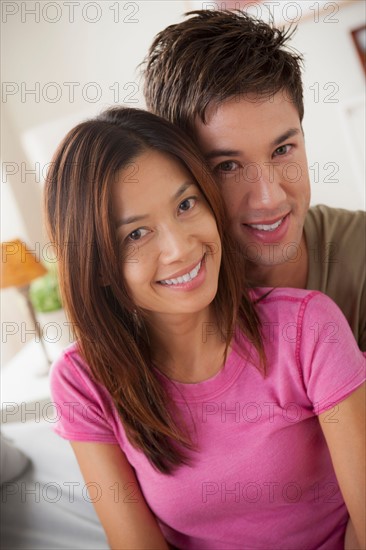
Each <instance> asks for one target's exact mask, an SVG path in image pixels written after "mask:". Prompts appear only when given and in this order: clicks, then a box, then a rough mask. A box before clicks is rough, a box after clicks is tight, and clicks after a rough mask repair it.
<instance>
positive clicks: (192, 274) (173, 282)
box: [159, 260, 202, 285]
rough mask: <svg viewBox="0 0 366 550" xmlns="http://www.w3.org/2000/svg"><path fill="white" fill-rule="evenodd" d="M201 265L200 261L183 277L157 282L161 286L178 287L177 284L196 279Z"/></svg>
mask: <svg viewBox="0 0 366 550" xmlns="http://www.w3.org/2000/svg"><path fill="white" fill-rule="evenodd" d="M201 264H202V260H201V261H200V263H199V264H197V265H196V267H195V268H193V269H192V271H190V272H189V273H186V274H185V275H182V276H181V277H177V278H176V279H164V280H163V281H159V283H160V284H162V285H178V284H182V283H188V281H192V280H193V279H195V278H196V277H197V275H198V272H199V270H200V268H201Z"/></svg>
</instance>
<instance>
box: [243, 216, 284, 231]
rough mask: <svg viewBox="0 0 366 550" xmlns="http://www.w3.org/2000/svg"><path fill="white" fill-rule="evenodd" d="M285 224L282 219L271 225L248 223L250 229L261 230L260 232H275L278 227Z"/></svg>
mask: <svg viewBox="0 0 366 550" xmlns="http://www.w3.org/2000/svg"><path fill="white" fill-rule="evenodd" d="M282 222H283V218H281V219H280V220H278V222H275V223H272V224H270V225H265V224H262V223H260V224H258V225H256V224H254V223H248V225H249V227H252V228H253V229H259V230H260V231H274V230H275V229H277V227H279V226H280V225H281V223H282Z"/></svg>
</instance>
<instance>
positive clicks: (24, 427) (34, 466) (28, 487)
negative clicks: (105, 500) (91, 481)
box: [1, 421, 109, 550]
mask: <svg viewBox="0 0 366 550" xmlns="http://www.w3.org/2000/svg"><path fill="white" fill-rule="evenodd" d="M1 431H2V433H3V434H4V435H5V436H6V437H8V438H10V439H11V440H12V441H13V443H14V444H15V445H16V446H17V447H18V448H19V449H21V450H22V451H23V452H24V453H25V454H26V455H27V456H28V457H29V458H30V460H31V465H30V466H29V467H28V468H27V469H26V470H25V472H24V473H23V475H21V476H20V477H19V478H17V479H16V480H14V481H13V482H8V483H5V484H4V485H3V487H2V489H1V548H3V549H4V550H15V549H17V550H23V549H28V550H38V549H43V550H53V549H58V550H61V549H70V550H71V549H72V550H100V549H103V550H106V549H108V548H109V546H108V544H107V541H106V538H105V535H104V531H103V529H102V527H101V525H100V523H99V520H98V518H97V515H96V513H95V511H94V508H93V504H92V503H91V502H90V498H89V496H88V493H87V490H86V487H85V483H84V480H83V478H82V476H81V473H80V471H79V467H78V464H77V462H76V459H75V457H74V454H73V452H72V449H71V447H70V444H69V442H68V441H64V440H62V439H61V438H60V437H58V436H57V435H56V434H55V433H53V431H52V424H51V423H49V422H45V421H42V422H39V423H37V422H27V423H9V424H3V425H2V427H1Z"/></svg>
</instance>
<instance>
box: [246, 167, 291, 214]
mask: <svg viewBox="0 0 366 550" xmlns="http://www.w3.org/2000/svg"><path fill="white" fill-rule="evenodd" d="M245 179H246V183H247V185H248V207H249V208H251V209H253V210H258V209H263V208H266V209H271V210H275V209H276V208H278V207H279V206H280V205H281V204H282V203H283V202H284V201H285V200H286V192H285V190H284V189H283V187H282V185H281V177H280V175H279V173H278V171H277V170H276V169H275V168H274V167H273V166H272V165H270V164H269V163H266V164H256V165H255V166H254V165H253V166H251V167H249V168H247V170H246V178H245Z"/></svg>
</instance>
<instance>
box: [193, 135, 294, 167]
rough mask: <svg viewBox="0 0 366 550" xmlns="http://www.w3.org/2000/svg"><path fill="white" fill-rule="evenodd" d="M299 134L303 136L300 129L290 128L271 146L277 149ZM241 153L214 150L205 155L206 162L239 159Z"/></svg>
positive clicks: (233, 150) (229, 150)
mask: <svg viewBox="0 0 366 550" xmlns="http://www.w3.org/2000/svg"><path fill="white" fill-rule="evenodd" d="M298 134H301V130H300V129H299V128H290V129H289V130H286V132H284V133H283V134H281V135H280V136H278V137H277V138H275V139H274V140H273V141H272V142H271V144H270V146H271V147H276V145H279V144H280V143H282V142H283V141H286V140H287V139H289V138H291V137H295V136H296V135H298ZM241 153H242V151H238V150H236V149H212V151H210V152H209V153H207V154H205V155H204V157H205V159H206V160H211V159H213V158H216V157H238V156H239V155H240V154H241Z"/></svg>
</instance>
